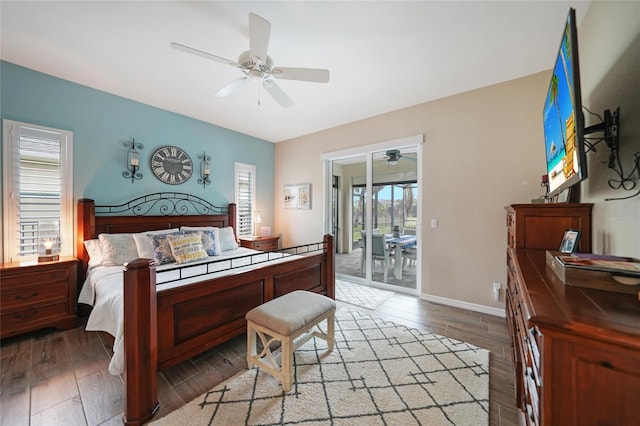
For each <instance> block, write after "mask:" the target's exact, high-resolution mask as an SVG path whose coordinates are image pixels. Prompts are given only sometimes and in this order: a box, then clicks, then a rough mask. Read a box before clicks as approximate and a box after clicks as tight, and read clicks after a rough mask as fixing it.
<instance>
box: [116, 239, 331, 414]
mask: <svg viewBox="0 0 640 426" xmlns="http://www.w3.org/2000/svg"><path fill="white" fill-rule="evenodd" d="M334 253H335V250H334V240H333V236H331V235H325V236H324V239H323V243H322V251H318V252H317V253H310V254H306V255H304V256H300V257H296V258H295V259H293V260H290V261H287V262H281V263H277V264H265V265H259V266H257V267H256V268H254V269H252V270H249V271H246V272H241V273H237V274H232V275H227V276H223V277H220V278H216V279H211V280H206V281H202V282H199V283H196V284H190V285H188V286H184V287H175V288H171V289H168V290H162V291H159V292H156V286H155V268H154V267H153V266H152V265H150V264H149V260H148V259H147V260H145V259H137V260H135V261H133V262H131V263H129V264H127V267H126V272H125V284H124V289H125V294H124V300H125V334H124V341H125V388H126V390H127V394H126V406H125V419H124V420H125V424H131V425H137V424H142V423H145V422H146V421H148V420H149V419H151V417H153V415H154V414H155V412H156V411H157V409H158V401H157V372H158V370H162V369H165V368H167V367H170V366H172V365H175V364H177V363H179V362H181V361H184V360H186V359H189V358H191V357H193V356H194V355H197V354H199V353H201V352H203V351H205V350H207V349H210V348H212V347H214V346H216V345H219V344H221V343H223V342H225V341H227V340H229V339H231V338H233V337H235V336H238V335H240V334H242V333H245V332H246V321H245V318H244V316H245V314H246V313H247V312H248V311H249V310H251V309H252V308H254V307H256V306H258V305H260V304H262V303H264V302H266V301H269V300H271V299H273V298H275V297H278V296H281V295H283V294H285V293H289V292H291V291H294V290H308V291H313V292H315V293H319V294H323V295H326V296H328V297H330V298H332V299H333V298H335V273H334ZM131 311H133V312H131ZM131 321H133V322H134V323H135V324H133V325H131V327H129V324H127V323H128V322H131Z"/></svg>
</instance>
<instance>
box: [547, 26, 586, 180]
mask: <svg viewBox="0 0 640 426" xmlns="http://www.w3.org/2000/svg"><path fill="white" fill-rule="evenodd" d="M572 68H573V64H572V62H571V44H570V40H569V38H568V31H565V35H564V37H563V39H562V45H561V48H560V52H559V53H558V59H557V61H556V65H555V68H554V70H553V77H552V78H551V84H550V85H549V91H548V92H547V99H546V102H545V105H544V137H545V148H546V155H547V174H548V176H549V189H550V190H551V191H553V190H554V189H556V188H558V187H559V186H560V185H562V184H563V183H564V182H566V181H567V180H568V179H569V178H571V176H573V175H575V174H576V173H577V171H578V159H577V156H578V155H577V151H576V143H575V139H576V127H575V122H574V113H575V111H574V108H575V107H574V105H575V103H574V99H573V91H572V88H573V80H572V79H573V69H572Z"/></svg>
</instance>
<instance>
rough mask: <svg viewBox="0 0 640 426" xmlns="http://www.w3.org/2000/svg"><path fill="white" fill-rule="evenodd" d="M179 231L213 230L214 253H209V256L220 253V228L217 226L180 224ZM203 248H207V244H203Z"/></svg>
mask: <svg viewBox="0 0 640 426" xmlns="http://www.w3.org/2000/svg"><path fill="white" fill-rule="evenodd" d="M180 230H181V231H211V232H213V236H214V239H213V240H214V245H215V252H216V254H214V255H210V256H217V255H219V254H220V251H221V250H220V235H219V233H220V228H218V227H217V226H181V227H180ZM204 249H205V250H207V246H206V245H205V247H204Z"/></svg>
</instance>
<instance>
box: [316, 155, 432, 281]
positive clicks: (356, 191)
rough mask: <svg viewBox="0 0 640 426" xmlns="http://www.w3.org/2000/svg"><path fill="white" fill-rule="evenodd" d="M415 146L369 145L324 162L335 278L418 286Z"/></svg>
mask: <svg viewBox="0 0 640 426" xmlns="http://www.w3.org/2000/svg"><path fill="white" fill-rule="evenodd" d="M417 150H418V147H417V146H408V147H401V148H391V149H386V148H385V149H381V150H371V151H370V152H368V153H366V154H363V155H350V156H345V157H343V158H339V157H338V158H333V159H331V160H330V161H327V171H328V173H329V176H328V177H327V182H330V183H331V188H332V191H331V196H330V197H329V198H330V200H329V198H328V199H327V201H328V202H330V203H331V206H330V209H329V210H328V212H330V218H331V219H330V222H331V223H330V224H329V226H328V229H330V230H332V231H333V232H334V235H335V236H336V241H337V244H336V245H337V247H338V248H337V252H336V276H337V278H338V279H345V280H348V281H352V282H356V283H360V284H366V285H373V286H376V287H380V288H388V289H391V290H395V291H404V292H408V293H414V292H416V290H418V289H419V287H418V284H419V282H418V278H419V272H418V271H419V264H420V262H419V256H418V250H419V249H418V247H419V246H420V244H421V241H419V222H420V221H419V194H420V188H419V179H418V161H417V158H418V155H417V154H418V152H417Z"/></svg>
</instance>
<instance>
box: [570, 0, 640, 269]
mask: <svg viewBox="0 0 640 426" xmlns="http://www.w3.org/2000/svg"><path fill="white" fill-rule="evenodd" d="M578 37H579V39H578V43H579V48H580V67H581V68H580V72H581V78H580V81H581V82H582V103H583V104H584V105H585V106H586V107H587V108H589V110H591V111H593V112H597V113H600V114H602V111H603V110H604V109H607V108H608V109H615V108H616V107H618V106H619V107H620V159H621V161H622V164H623V169H624V170H625V172H626V173H629V172H630V171H631V168H632V158H633V154H634V153H640V78H639V76H640V2H638V1H634V2H601V1H598V2H592V3H591V7H590V8H589V11H588V13H587V16H586V17H585V19H584V20H583V21H582V23H581V25H580V28H579V30H578ZM585 117H586V119H587V124H594V123H596V122H597V121H598V120H597V119H596V120H594V119H593V118H590V117H589V114H586V113H585ZM597 149H598V152H597V153H593V152H590V153H588V154H587V159H588V163H589V179H587V180H586V181H585V182H584V183H583V184H582V186H581V193H582V200H583V201H585V202H590V203H594V204H595V205H594V209H593V213H594V219H593V226H594V230H595V232H594V237H593V251H594V252H595V253H605V254H617V255H623V256H632V257H636V258H640V196H637V197H634V198H631V199H629V200H617V201H606V202H605V201H603V200H604V199H605V198H608V197H621V196H622V197H624V196H628V195H632V194H634V193H636V192H638V191H640V181H638V180H636V184H637V185H638V186H636V189H635V191H622V190H617V191H614V190H612V189H610V188H609V186H608V184H607V181H608V180H609V179H611V178H615V174H614V173H613V172H612V171H611V170H610V169H609V168H608V167H607V162H608V156H609V150H608V149H607V148H606V147H605V146H604V143H601V144H600V145H599V146H598V147H597ZM637 176H638V175H637V174H636V177H637Z"/></svg>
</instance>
